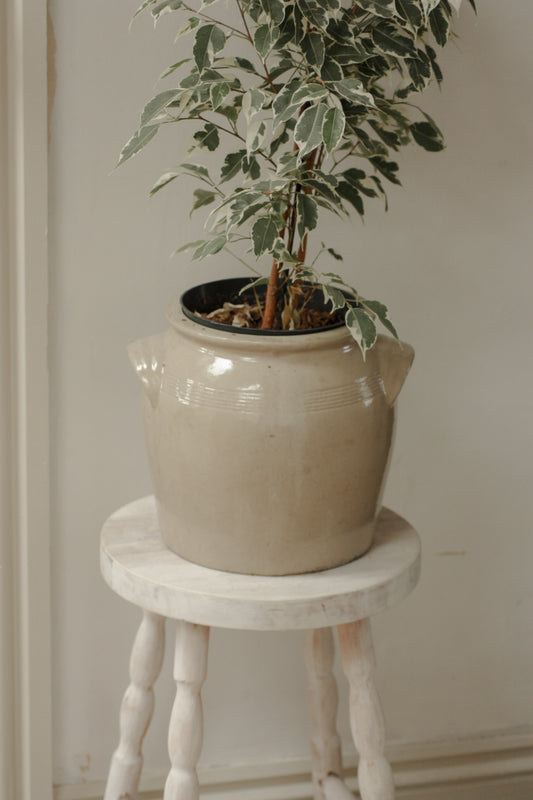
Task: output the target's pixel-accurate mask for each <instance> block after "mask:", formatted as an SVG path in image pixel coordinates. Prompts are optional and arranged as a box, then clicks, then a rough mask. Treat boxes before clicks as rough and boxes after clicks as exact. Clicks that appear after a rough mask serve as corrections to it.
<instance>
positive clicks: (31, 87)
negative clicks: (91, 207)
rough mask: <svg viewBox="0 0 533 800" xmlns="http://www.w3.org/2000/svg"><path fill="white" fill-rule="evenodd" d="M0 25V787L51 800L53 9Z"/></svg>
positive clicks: (40, 4)
mask: <svg viewBox="0 0 533 800" xmlns="http://www.w3.org/2000/svg"><path fill="white" fill-rule="evenodd" d="M0 17H1V18H0V53H1V56H0V58H1V60H2V64H1V65H0V66H1V70H0V74H1V75H2V78H1V79H0V84H1V85H0V92H1V103H2V107H3V108H4V109H6V108H7V125H5V126H4V131H3V133H2V137H1V139H0V158H1V166H0V177H1V181H0V195H1V200H2V203H1V210H0V215H1V222H0V232H1V234H2V237H1V240H2V244H1V246H0V258H1V270H2V271H1V286H0V289H1V300H0V306H1V308H0V311H1V315H0V355H1V358H2V381H1V382H0V383H2V387H1V393H0V411H1V413H2V422H1V427H0V434H1V438H0V474H1V476H2V478H5V481H4V480H2V489H1V501H2V503H1V505H2V509H3V511H2V515H1V517H0V523H1V536H2V539H1V558H2V581H1V584H2V598H1V600H2V606H1V608H2V615H1V620H2V626H1V629H0V632H1V635H2V641H1V650H2V652H3V653H5V654H7V655H5V656H3V659H2V665H1V666H2V690H3V694H4V696H5V697H7V702H6V703H4V704H2V706H1V714H2V715H1V717H0V725H1V728H0V734H1V736H0V738H1V740H2V742H3V743H4V744H3V746H2V764H1V765H2V767H3V768H4V769H3V772H2V777H1V778H0V780H1V781H3V785H2V786H1V793H2V797H3V798H6V800H50V798H51V797H52V755H51V753H52V726H51V666H50V630H51V626H50V526H49V476H48V470H49V419H48V415H49V412H48V365H47V306H48V264H47V57H46V0H7V2H6V3H5V4H2V12H1V14H0Z"/></svg>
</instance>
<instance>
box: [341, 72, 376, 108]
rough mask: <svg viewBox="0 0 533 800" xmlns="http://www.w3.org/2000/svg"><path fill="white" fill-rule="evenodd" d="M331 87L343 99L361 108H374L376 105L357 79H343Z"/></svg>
mask: <svg viewBox="0 0 533 800" xmlns="http://www.w3.org/2000/svg"><path fill="white" fill-rule="evenodd" d="M333 85H334V87H335V89H336V90H337V91H338V93H339V94H340V95H341V97H345V98H346V99H347V100H349V101H350V102H351V103H356V104H358V105H362V106H375V104H376V103H375V100H374V98H373V97H372V95H371V94H370V92H367V91H365V88H364V86H363V84H362V82H361V81H360V80H358V79H357V78H344V79H343V80H342V81H336V82H335V83H334V84H333Z"/></svg>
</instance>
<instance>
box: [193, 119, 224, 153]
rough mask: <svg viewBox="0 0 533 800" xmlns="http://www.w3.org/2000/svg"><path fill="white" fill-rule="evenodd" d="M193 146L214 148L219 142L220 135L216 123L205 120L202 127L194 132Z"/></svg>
mask: <svg viewBox="0 0 533 800" xmlns="http://www.w3.org/2000/svg"><path fill="white" fill-rule="evenodd" d="M193 138H194V142H195V143H194V147H202V148H205V149H207V150H211V151H213V150H216V149H217V147H218V146H219V144H220V136H219V135H218V129H217V127H216V125H213V124H212V123H211V122H207V123H206V124H205V125H204V127H203V128H202V129H201V130H199V131H197V132H196V133H195V134H194V137H193Z"/></svg>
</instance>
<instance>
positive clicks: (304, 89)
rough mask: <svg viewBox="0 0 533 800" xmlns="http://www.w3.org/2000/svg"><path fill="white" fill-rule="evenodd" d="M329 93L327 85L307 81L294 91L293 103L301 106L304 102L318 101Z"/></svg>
mask: <svg viewBox="0 0 533 800" xmlns="http://www.w3.org/2000/svg"><path fill="white" fill-rule="evenodd" d="M328 94H329V90H328V89H326V87H325V86H321V85H320V84H319V83H306V84H305V85H304V86H301V87H300V88H299V89H297V90H296V91H295V92H294V94H293V96H292V100H291V104H292V105H296V106H297V107H298V108H300V107H301V106H303V104H304V103H316V102H318V100H322V99H323V98H324V97H327V96H328Z"/></svg>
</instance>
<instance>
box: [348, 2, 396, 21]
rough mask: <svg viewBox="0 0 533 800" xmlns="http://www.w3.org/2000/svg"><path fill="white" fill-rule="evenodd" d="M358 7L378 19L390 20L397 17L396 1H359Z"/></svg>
mask: <svg viewBox="0 0 533 800" xmlns="http://www.w3.org/2000/svg"><path fill="white" fill-rule="evenodd" d="M357 5H358V6H359V8H362V9H363V11H370V13H371V14H375V15H376V16H378V17H385V18H388V19H390V18H392V17H394V16H395V15H396V5H395V3H394V0H358V3H357Z"/></svg>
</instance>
